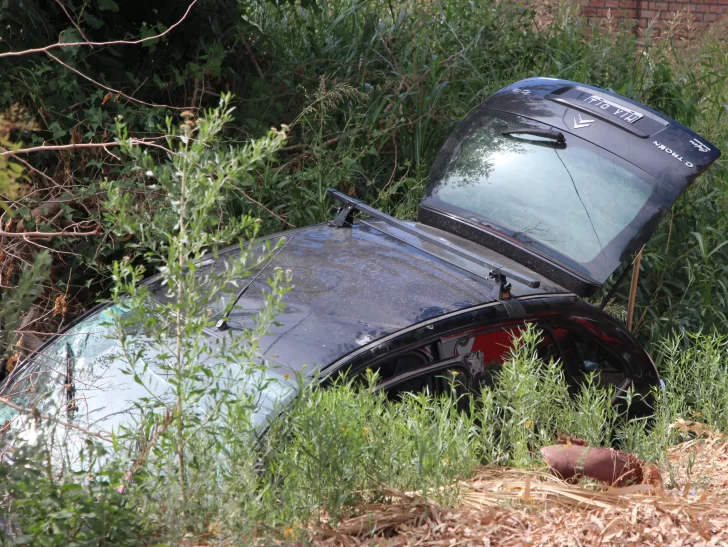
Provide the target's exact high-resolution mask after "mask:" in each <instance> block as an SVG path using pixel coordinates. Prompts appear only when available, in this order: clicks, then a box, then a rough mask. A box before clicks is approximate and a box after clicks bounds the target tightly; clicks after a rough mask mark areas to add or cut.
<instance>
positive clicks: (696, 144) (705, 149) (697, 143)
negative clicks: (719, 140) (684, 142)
mask: <svg viewBox="0 0 728 547" xmlns="http://www.w3.org/2000/svg"><path fill="white" fill-rule="evenodd" d="M690 144H692V145H693V146H694V147H695V148H697V149H698V150H700V151H701V152H702V153H703V154H707V153H708V152H710V148H708V147H707V146H705V145H704V144H703V143H702V142H700V141H699V140H698V139H692V140H691V141H690Z"/></svg>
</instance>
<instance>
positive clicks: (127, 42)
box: [0, 0, 197, 59]
mask: <svg viewBox="0 0 728 547" xmlns="http://www.w3.org/2000/svg"><path fill="white" fill-rule="evenodd" d="M196 3H197V0H192V3H191V4H190V5H189V6H188V7H187V11H185V13H184V15H183V16H182V18H181V19H180V20H179V21H177V22H176V23H175V24H173V25H172V26H171V27H169V28H168V29H167V30H165V31H164V32H162V33H160V34H155V35H154V36H148V37H147V38H140V39H139V40H114V41H111V42H90V41H88V40H86V41H85V42H57V43H55V44H51V45H48V46H45V47H39V48H34V49H25V50H23V51H8V52H6V53H0V59H2V58H3V57H20V56H21V55H31V54H33V53H48V52H49V51H50V50H52V49H58V48H64V47H82V46H85V47H94V46H99V47H101V46H136V45H139V44H143V43H144V42H150V41H152V40H157V39H159V38H162V37H164V36H166V35H167V34H169V33H170V32H172V31H173V30H174V29H175V28H177V27H178V26H180V25H181V24H182V22H183V21H184V20H185V19H186V18H187V15H189V13H190V11H192V8H193V7H194V5H195V4H196Z"/></svg>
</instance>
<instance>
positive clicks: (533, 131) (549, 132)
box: [501, 127, 566, 144]
mask: <svg viewBox="0 0 728 547" xmlns="http://www.w3.org/2000/svg"><path fill="white" fill-rule="evenodd" d="M501 135H506V136H509V137H510V136H512V135H533V136H534V137H543V138H544V139H552V140H554V141H556V144H566V137H564V134H563V133H562V132H561V131H556V130H555V129H539V128H537V127H534V128H530V127H527V128H525V129H508V130H506V131H501Z"/></svg>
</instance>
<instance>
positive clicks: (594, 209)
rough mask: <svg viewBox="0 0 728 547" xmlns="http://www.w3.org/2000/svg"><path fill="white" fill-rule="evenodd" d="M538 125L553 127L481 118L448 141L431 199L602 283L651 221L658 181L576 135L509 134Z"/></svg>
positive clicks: (491, 116)
mask: <svg viewBox="0 0 728 547" xmlns="http://www.w3.org/2000/svg"><path fill="white" fill-rule="evenodd" d="M529 128H531V129H536V130H538V129H541V130H543V129H548V128H549V127H548V126H544V125H539V124H535V123H534V122H531V121H530V120H525V119H523V118H519V117H517V116H513V115H507V114H504V115H502V116H501V115H499V114H493V113H488V115H487V116H481V117H480V118H477V119H476V120H475V121H474V123H471V124H470V127H469V128H467V129H466V130H465V131H464V133H462V136H460V138H458V139H456V141H455V142H449V143H448V144H449V150H447V151H446V153H447V154H448V157H447V159H446V161H445V162H444V163H443V164H441V165H439V166H436V167H437V169H436V170H434V171H433V179H432V180H431V181H430V185H429V187H428V190H427V192H426V197H425V200H423V203H425V204H427V205H429V206H431V207H435V208H438V209H446V210H448V211H450V212H454V213H455V214H457V215H458V216H462V217H464V218H467V219H469V220H471V221H474V222H477V223H479V224H481V225H486V226H489V227H491V228H493V229H495V230H497V231H499V232H502V233H504V234H505V235H507V236H510V237H512V238H514V239H516V240H518V241H519V242H520V243H522V244H524V245H526V246H529V247H531V248H534V249H536V250H539V251H541V252H543V253H545V254H548V255H551V256H553V257H555V258H556V259H558V260H559V261H561V262H563V263H565V264H567V265H569V266H571V267H572V268H574V269H576V270H578V271H581V272H583V273H586V274H587V275H590V276H591V277H593V278H594V279H597V280H598V281H600V282H601V281H603V280H604V279H606V276H608V275H609V274H610V273H611V271H612V270H613V269H614V268H615V267H616V265H618V262H619V258H620V256H621V253H622V250H623V249H624V247H625V246H626V244H627V243H628V242H629V241H630V240H632V239H633V238H634V237H635V236H636V235H637V234H638V232H639V230H640V228H641V226H642V225H643V224H644V222H645V220H644V219H640V218H639V217H640V216H641V215H643V216H646V217H647V218H649V217H651V216H652V211H651V209H652V208H651V207H650V205H649V202H650V199H651V197H652V195H653V193H654V192H655V189H656V186H657V184H656V183H657V181H656V180H655V179H654V178H652V177H651V176H650V175H648V174H647V173H645V172H643V171H641V170H639V169H637V168H636V167H634V166H632V165H630V164H628V163H627V162H624V161H622V160H621V159H620V158H618V157H616V156H614V155H613V154H611V153H609V152H607V151H606V150H603V149H601V148H599V147H596V146H594V145H591V144H590V143H588V142H586V141H583V140H582V139H579V138H576V137H574V136H571V135H569V136H568V138H567V140H566V144H564V143H559V142H557V140H556V139H554V138H548V137H544V136H543V135H537V134H533V135H531V134H524V133H519V134H515V133H508V132H509V131H512V130H514V129H518V130H522V129H525V130H528V129H529ZM448 144H446V148H448ZM615 262H616V264H615ZM605 270H608V273H606V276H605V275H604V272H605ZM602 278H604V279H602Z"/></svg>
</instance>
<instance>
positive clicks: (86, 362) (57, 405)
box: [0, 306, 290, 440]
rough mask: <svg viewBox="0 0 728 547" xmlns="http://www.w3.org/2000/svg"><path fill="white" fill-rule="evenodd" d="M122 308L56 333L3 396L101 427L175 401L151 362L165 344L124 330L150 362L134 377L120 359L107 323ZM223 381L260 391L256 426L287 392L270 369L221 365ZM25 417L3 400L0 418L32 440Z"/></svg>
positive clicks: (26, 406)
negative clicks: (139, 408)
mask: <svg viewBox="0 0 728 547" xmlns="http://www.w3.org/2000/svg"><path fill="white" fill-rule="evenodd" d="M124 313H126V310H124V309H123V308H121V307H119V306H110V307H107V308H104V309H102V310H100V311H99V312H97V313H94V314H92V315H91V316H89V317H88V318H86V319H85V320H83V321H80V322H79V323H77V324H76V325H75V326H73V327H72V328H71V329H69V330H68V331H66V332H65V333H63V334H61V335H59V336H58V337H57V338H56V339H55V340H53V341H52V342H51V343H49V344H48V345H46V346H45V347H43V348H41V350H40V351H39V352H38V353H36V354H35V355H33V357H32V358H31V360H29V361H26V362H25V363H22V364H21V365H19V368H18V369H17V370H16V371H14V372H13V374H11V376H10V378H9V379H8V380H7V381H5V382H4V383H3V384H2V386H0V397H3V398H6V399H7V400H9V401H10V402H11V403H13V404H15V405H17V406H19V407H22V408H24V409H29V410H30V409H37V410H38V411H40V412H41V413H42V414H45V415H50V416H57V417H58V419H59V420H62V421H67V422H72V423H74V424H75V425H77V426H79V427H81V428H85V429H89V430H94V431H103V432H110V431H112V430H115V429H116V428H117V427H118V426H120V425H126V424H128V423H129V422H130V420H131V416H130V414H129V411H130V410H132V409H133V408H134V403H139V402H140V401H142V400H143V399H144V398H150V397H152V398H154V399H155V400H157V401H158V402H159V403H160V404H162V405H165V404H167V405H169V404H172V401H173V400H174V392H173V385H172V383H171V382H170V381H169V380H170V378H168V372H165V371H163V370H160V369H159V368H158V367H155V366H154V364H153V363H154V359H155V355H157V354H158V353H159V352H160V351H163V348H156V350H155V346H154V345H153V344H147V343H145V340H146V338H145V337H144V336H143V334H142V333H141V332H127V334H128V335H133V336H135V337H136V338H135V339H134V347H135V348H136V347H141V345H142V344H144V346H145V363H148V366H145V367H142V368H141V369H140V368H139V367H137V373H138V376H139V378H138V379H136V380H135V378H134V375H132V374H129V373H128V368H129V367H128V365H127V364H126V363H125V362H124V361H123V360H122V359H121V358H120V356H121V353H122V347H121V344H120V343H119V341H118V340H117V339H115V338H114V336H113V334H114V331H113V328H112V327H111V326H110V325H111V323H112V321H113V319H114V315H115V314H124ZM137 342H138V346H137ZM210 366H211V367H212V366H214V363H210ZM231 368H234V367H231ZM226 379H228V380H229V381H230V383H231V384H234V385H235V386H237V387H238V388H241V389H246V386H250V389H256V390H259V392H257V393H255V396H256V397H257V404H256V407H257V410H256V411H255V412H254V415H253V416H252V420H253V423H254V424H258V425H260V424H262V423H263V422H264V421H265V419H266V418H267V417H268V416H269V415H270V414H271V412H272V411H273V410H274V406H275V404H276V403H277V402H278V401H280V400H281V399H283V398H285V397H286V396H287V394H288V393H289V392H290V383H289V382H285V381H283V380H284V379H283V376H282V375H280V376H279V375H278V374H276V372H275V371H274V370H273V369H266V371H265V372H263V371H262V369H261V368H255V369H253V370H250V371H248V369H246V370H245V371H243V369H242V367H240V369H239V370H231V369H226V373H225V375H224V378H221V380H222V381H225V380H226ZM268 380H272V381H268ZM261 386H262V387H261ZM26 418H27V414H21V413H20V412H19V411H18V410H17V409H14V408H12V407H10V406H8V405H4V404H0V424H2V423H7V422H8V421H9V422H11V423H13V424H15V426H14V429H16V431H17V430H25V429H26V428H27V429H28V432H27V434H26V435H25V437H26V438H27V439H26V440H32V439H31V438H30V437H32V436H33V435H34V434H33V432H32V427H30V426H31V425H32V423H31V422H32V420H27V419H26ZM21 435H22V433H21Z"/></svg>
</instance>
